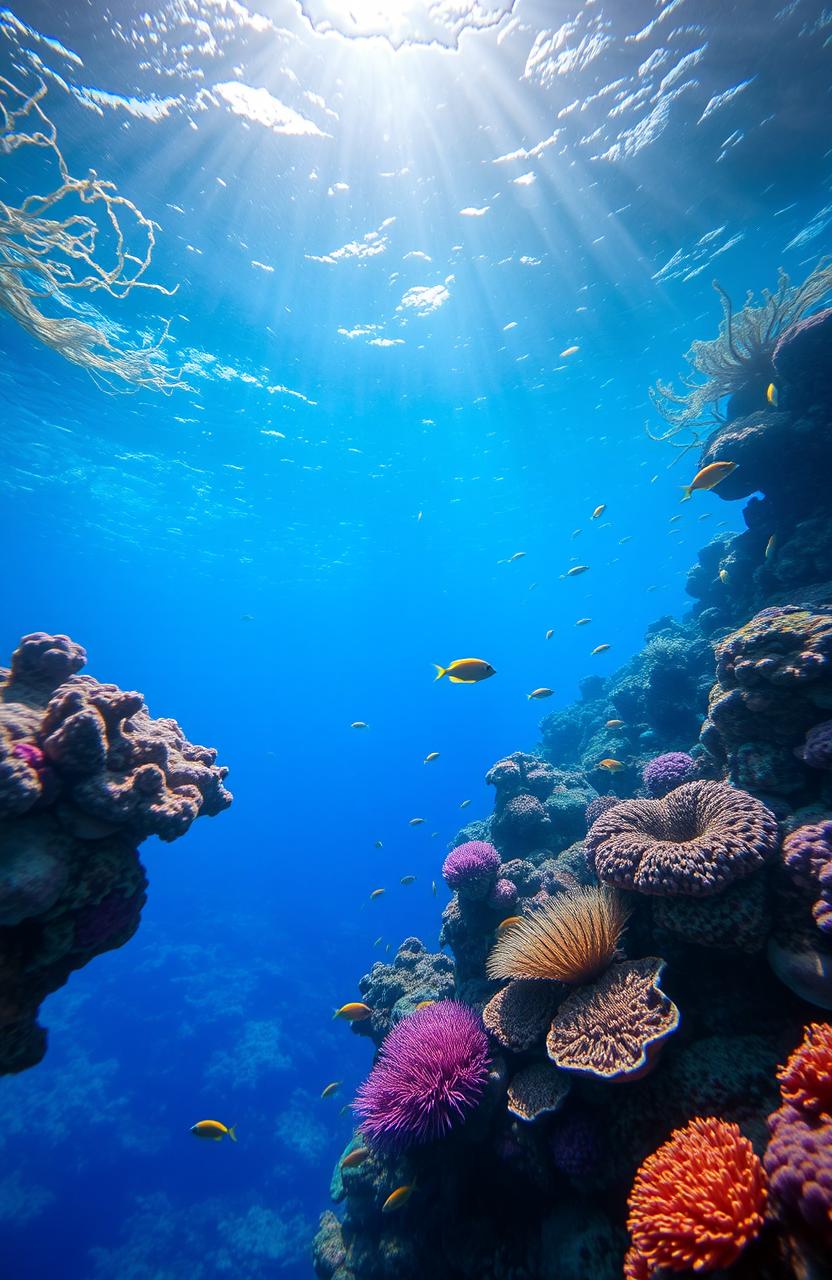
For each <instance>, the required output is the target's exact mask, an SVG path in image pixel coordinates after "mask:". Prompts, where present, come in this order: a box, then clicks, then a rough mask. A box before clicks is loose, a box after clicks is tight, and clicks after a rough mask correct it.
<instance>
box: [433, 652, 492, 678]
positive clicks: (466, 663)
mask: <svg viewBox="0 0 832 1280" xmlns="http://www.w3.org/2000/svg"><path fill="white" fill-rule="evenodd" d="M433 665H434V666H435V667H436V679H437V680H441V679H442V677H443V676H447V677H448V679H449V680H450V682H451V684H477V682H478V681H480V680H487V679H488V677H489V676H493V675H496V672H495V670H494V668H493V667H492V666H491V663H490V662H486V661H485V660H484V659H483V658H454V660H453V662H452V663H451V664H450V666H447V667H440V666H439V664H438V663H437V662H434V664H433Z"/></svg>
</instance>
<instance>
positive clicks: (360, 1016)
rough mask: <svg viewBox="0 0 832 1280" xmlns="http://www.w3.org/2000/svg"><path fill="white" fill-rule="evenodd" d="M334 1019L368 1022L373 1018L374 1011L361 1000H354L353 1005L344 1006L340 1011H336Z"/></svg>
mask: <svg viewBox="0 0 832 1280" xmlns="http://www.w3.org/2000/svg"><path fill="white" fill-rule="evenodd" d="M332 1016H333V1018H343V1019H344V1021H345V1022H366V1021H367V1019H368V1018H371V1017H372V1016H373V1011H372V1009H371V1008H370V1006H369V1005H368V1004H363V1003H362V1002H361V1001H360V1000H354V1001H353V1002H352V1003H351V1004H342V1005H341V1008H340V1009H336V1010H335V1012H334V1013H333V1015H332Z"/></svg>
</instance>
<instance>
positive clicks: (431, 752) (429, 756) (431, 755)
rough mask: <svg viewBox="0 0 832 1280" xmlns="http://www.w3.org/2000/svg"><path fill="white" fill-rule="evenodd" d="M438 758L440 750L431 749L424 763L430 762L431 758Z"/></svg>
mask: <svg viewBox="0 0 832 1280" xmlns="http://www.w3.org/2000/svg"><path fill="white" fill-rule="evenodd" d="M438 759H439V752H438V751H429V752H428V754H427V755H426V756H425V759H424V762H423V763H424V764H430V762H431V760H438Z"/></svg>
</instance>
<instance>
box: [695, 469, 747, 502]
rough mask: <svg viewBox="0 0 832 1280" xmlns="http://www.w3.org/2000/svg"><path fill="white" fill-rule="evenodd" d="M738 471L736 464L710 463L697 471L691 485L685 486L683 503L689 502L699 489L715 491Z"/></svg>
mask: <svg viewBox="0 0 832 1280" xmlns="http://www.w3.org/2000/svg"><path fill="white" fill-rule="evenodd" d="M736 469H737V464H736V462H709V463H708V465H707V467H703V468H702V470H701V471H697V473H696V475H695V476H694V477H693V479H692V480H691V482H690V484H686V485H685V486H684V490H685V493H684V497H683V498H682V501H683V502H688V501H689V500H690V498H691V497H692V496H693V494H694V493H696V492H697V491H698V490H699V489H715V488H716V487H717V485H718V484H721V483H722V481H723V480H724V479H725V477H726V476H730V474H731V472H732V471H736Z"/></svg>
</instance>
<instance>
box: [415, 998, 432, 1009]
mask: <svg viewBox="0 0 832 1280" xmlns="http://www.w3.org/2000/svg"><path fill="white" fill-rule="evenodd" d="M431 1004H436V1001H435V1000H420V1001H419V1003H418V1004H417V1005H415V1006H414V1008H416V1009H427V1007H428V1005H431Z"/></svg>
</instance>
